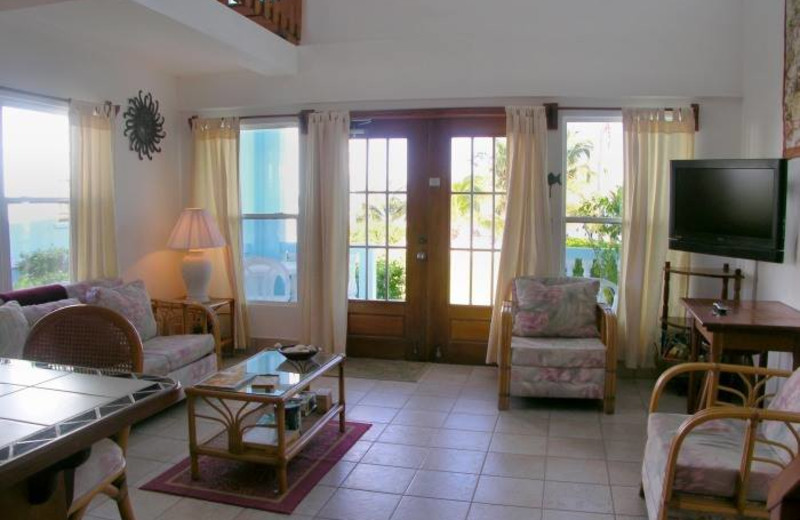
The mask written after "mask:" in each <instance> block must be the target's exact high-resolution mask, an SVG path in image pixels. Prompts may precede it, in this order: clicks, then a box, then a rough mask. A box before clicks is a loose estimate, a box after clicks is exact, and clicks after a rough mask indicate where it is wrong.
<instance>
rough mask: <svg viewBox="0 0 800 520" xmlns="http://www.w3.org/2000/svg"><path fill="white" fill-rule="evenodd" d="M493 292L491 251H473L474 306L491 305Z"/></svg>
mask: <svg viewBox="0 0 800 520" xmlns="http://www.w3.org/2000/svg"><path fill="white" fill-rule="evenodd" d="M491 292H492V253H490V252H489V251H473V253H472V305H491V303H492V297H491Z"/></svg>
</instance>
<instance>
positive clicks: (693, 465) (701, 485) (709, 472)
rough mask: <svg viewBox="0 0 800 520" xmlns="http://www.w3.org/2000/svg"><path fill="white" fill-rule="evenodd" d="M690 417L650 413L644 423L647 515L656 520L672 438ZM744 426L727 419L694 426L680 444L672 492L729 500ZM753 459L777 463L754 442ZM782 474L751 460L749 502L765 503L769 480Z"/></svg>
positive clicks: (768, 450)
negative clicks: (754, 457)
mask: <svg viewBox="0 0 800 520" xmlns="http://www.w3.org/2000/svg"><path fill="white" fill-rule="evenodd" d="M689 417H690V416H688V415H682V414H667V413H653V414H650V417H649V419H648V423H647V444H646V446H645V452H644V461H643V463H642V482H643V484H644V488H645V495H646V499H647V500H646V501H647V508H648V514H649V515H650V518H654V519H655V518H659V517H658V514H659V512H660V507H661V500H662V498H661V493H662V489H663V486H664V474H665V472H666V467H667V458H668V457H669V450H670V446H671V444H672V440H673V438H674V437H675V435H676V434H677V432H678V429H679V428H680V426H681V425H682V424H683V423H684V421H686V420H687V419H688V418H689ZM745 429H746V423H745V422H744V421H738V420H732V419H730V420H729V419H725V420H716V421H710V422H708V423H705V424H703V425H700V426H698V427H697V428H696V429H695V430H694V431H693V432H692V433H690V434H689V435H688V436H687V437H686V439H685V440H684V442H683V445H682V446H681V449H680V453H679V455H678V461H677V466H676V470H675V481H674V484H673V489H674V490H675V491H679V492H683V493H693V494H697V495H708V496H715V497H733V496H734V495H735V493H736V486H737V481H738V479H739V477H740V475H739V473H740V472H739V467H740V465H741V461H742V451H743V446H744V435H745ZM755 452H756V453H755V455H756V456H757V457H763V458H766V459H772V460H775V459H776V456H777V450H773V448H772V447H770V446H769V445H766V444H763V443H756V447H755ZM779 472H780V468H779V467H778V466H775V465H773V464H765V463H762V462H754V463H753V465H752V467H751V474H750V479H749V483H748V486H749V488H748V491H747V496H748V499H750V500H755V501H765V500H766V497H767V491H768V488H769V483H770V481H771V480H772V479H773V478H774V477H775V475H777V474H778V473H779Z"/></svg>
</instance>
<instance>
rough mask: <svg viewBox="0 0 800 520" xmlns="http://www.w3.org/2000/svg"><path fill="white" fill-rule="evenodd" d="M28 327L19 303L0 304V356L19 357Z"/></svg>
mask: <svg viewBox="0 0 800 520" xmlns="http://www.w3.org/2000/svg"><path fill="white" fill-rule="evenodd" d="M30 328H31V327H30V324H28V320H27V319H26V318H25V315H24V314H23V313H22V307H21V306H20V304H19V303H17V302H15V301H10V302H7V303H4V304H3V305H0V357H7V358H21V357H22V349H23V347H24V346H25V340H26V339H27V338H28V332H30Z"/></svg>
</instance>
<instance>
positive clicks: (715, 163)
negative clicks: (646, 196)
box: [669, 159, 786, 262]
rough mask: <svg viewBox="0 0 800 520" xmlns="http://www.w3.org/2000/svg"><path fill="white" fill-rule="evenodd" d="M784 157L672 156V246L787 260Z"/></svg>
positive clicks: (748, 256)
mask: <svg viewBox="0 0 800 520" xmlns="http://www.w3.org/2000/svg"><path fill="white" fill-rule="evenodd" d="M785 208H786V161H785V160H783V159H742V160H700V161H672V168H671V183H670V223H669V225H670V227H669V244H670V248H671V249H678V250H682V251H692V252H697V253H706V254H714V255H721V256H730V257H735V258H750V259H755V260H766V261H771V262H782V261H783V234H784V219H785V213H786V211H785Z"/></svg>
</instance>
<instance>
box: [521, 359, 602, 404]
mask: <svg viewBox="0 0 800 520" xmlns="http://www.w3.org/2000/svg"><path fill="white" fill-rule="evenodd" d="M605 380H606V371H605V369H604V368H547V367H527V366H514V365H512V366H511V395H518V396H522V397H566V398H575V399H602V398H603V390H604V388H605Z"/></svg>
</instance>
